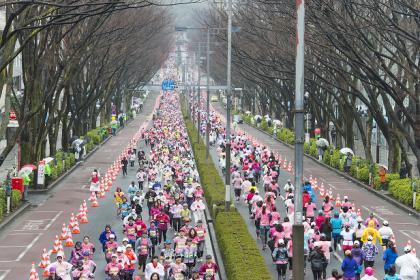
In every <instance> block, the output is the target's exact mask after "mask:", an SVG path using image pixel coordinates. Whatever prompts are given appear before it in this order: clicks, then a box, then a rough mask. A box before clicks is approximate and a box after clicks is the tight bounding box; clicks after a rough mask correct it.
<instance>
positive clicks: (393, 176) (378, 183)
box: [373, 173, 400, 190]
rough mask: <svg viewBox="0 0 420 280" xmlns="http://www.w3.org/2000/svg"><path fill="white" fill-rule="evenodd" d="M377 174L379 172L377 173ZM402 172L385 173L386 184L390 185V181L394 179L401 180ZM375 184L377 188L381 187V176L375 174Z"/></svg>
mask: <svg viewBox="0 0 420 280" xmlns="http://www.w3.org/2000/svg"><path fill="white" fill-rule="evenodd" d="M375 174H377V173H375ZM399 179H400V174H399V173H387V174H385V185H386V186H388V187H389V183H390V182H391V181H393V180H399ZM373 186H374V188H375V189H377V190H379V189H380V188H381V177H379V176H375V178H374V179H373Z"/></svg>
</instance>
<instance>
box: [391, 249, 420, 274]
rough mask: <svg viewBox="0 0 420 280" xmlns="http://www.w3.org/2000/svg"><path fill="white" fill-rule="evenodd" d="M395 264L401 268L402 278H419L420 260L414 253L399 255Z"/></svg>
mask: <svg viewBox="0 0 420 280" xmlns="http://www.w3.org/2000/svg"><path fill="white" fill-rule="evenodd" d="M395 264H396V265H397V266H399V267H400V268H401V270H400V277H401V279H402V280H417V273H418V272H419V270H420V262H419V259H417V257H416V256H415V255H414V254H411V253H408V254H405V255H402V256H399V257H398V258H397V259H396V260H395Z"/></svg>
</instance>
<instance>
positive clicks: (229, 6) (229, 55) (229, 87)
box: [225, 0, 232, 210]
mask: <svg viewBox="0 0 420 280" xmlns="http://www.w3.org/2000/svg"><path fill="white" fill-rule="evenodd" d="M227 14H228V30H227V36H228V52H227V79H226V80H227V91H226V177H225V185H226V189H225V191H226V193H225V209H226V210H229V208H230V106H231V104H230V103H231V100H230V97H231V93H232V84H231V83H232V81H231V63H232V0H228V4H227Z"/></svg>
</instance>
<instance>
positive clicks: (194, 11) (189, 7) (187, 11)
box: [170, 0, 214, 27]
mask: <svg viewBox="0 0 420 280" xmlns="http://www.w3.org/2000/svg"><path fill="white" fill-rule="evenodd" d="M183 1H184V2H187V1H188V0H183ZM209 1H210V2H212V1H214V0H201V1H200V2H198V3H192V4H191V3H190V4H183V5H177V6H173V7H171V8H170V9H171V11H172V13H173V14H174V15H175V25H176V26H186V27H195V26H197V21H196V19H197V17H198V13H199V11H200V10H201V9H205V8H206V7H207V6H208V3H209Z"/></svg>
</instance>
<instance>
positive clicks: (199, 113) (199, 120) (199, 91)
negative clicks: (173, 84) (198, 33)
mask: <svg viewBox="0 0 420 280" xmlns="http://www.w3.org/2000/svg"><path fill="white" fill-rule="evenodd" d="M197 65H198V93H197V94H198V95H197V96H198V99H197V143H198V142H200V122H201V112H200V108H201V106H200V105H201V86H200V80H201V77H200V68H201V67H200V66H201V45H200V44H199V45H198V64H197Z"/></svg>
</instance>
